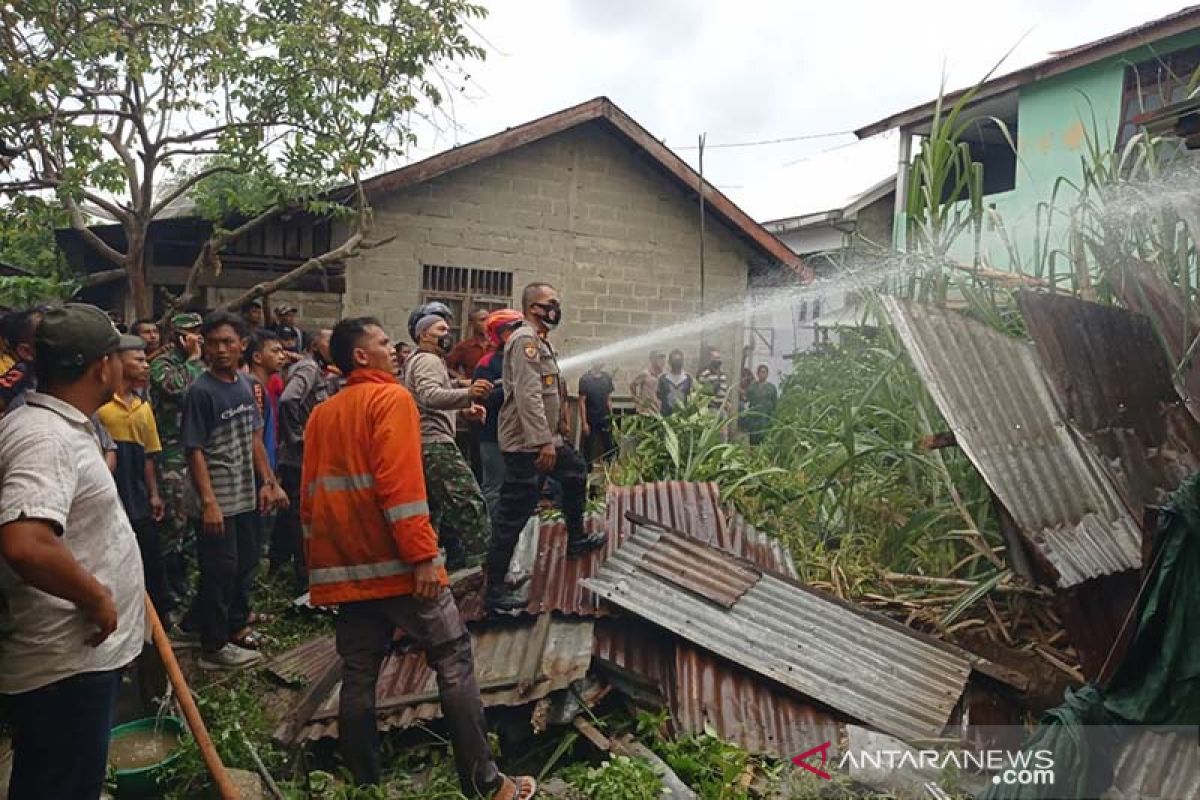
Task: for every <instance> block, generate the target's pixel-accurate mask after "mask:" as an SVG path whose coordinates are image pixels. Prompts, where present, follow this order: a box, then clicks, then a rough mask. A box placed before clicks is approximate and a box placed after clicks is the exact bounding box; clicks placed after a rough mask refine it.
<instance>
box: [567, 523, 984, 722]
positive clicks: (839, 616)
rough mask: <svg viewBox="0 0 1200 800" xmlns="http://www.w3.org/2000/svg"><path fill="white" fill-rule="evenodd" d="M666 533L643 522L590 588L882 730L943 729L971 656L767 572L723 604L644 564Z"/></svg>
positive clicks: (640, 614) (658, 623) (731, 559)
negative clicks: (666, 578) (732, 601)
mask: <svg viewBox="0 0 1200 800" xmlns="http://www.w3.org/2000/svg"><path fill="white" fill-rule="evenodd" d="M668 536H672V534H669V533H662V532H657V531H653V530H647V529H642V528H638V529H637V530H635V531H634V532H633V533H632V534H630V536H629V538H628V539H627V540H626V542H625V544H624V545H623V546H622V547H621V548H620V549H619V550H617V552H616V553H615V554H614V555H613V556H612V557H611V558H610V559H609V560H608V562H606V563H605V565H604V566H603V567H602V568H601V569H600V571H599V572H598V573H597V575H596V576H595V577H594V578H590V579H588V580H586V581H585V583H586V585H587V587H588V588H589V589H590V590H591V591H593V592H596V593H597V594H598V595H600V596H601V597H603V598H604V599H605V600H608V601H610V602H612V603H613V604H615V605H617V606H619V607H621V608H623V609H625V610H627V611H630V612H632V613H634V614H636V615H637V616H639V617H642V618H644V619H646V620H648V621H650V622H652V623H654V624H656V625H659V626H661V627H664V628H666V629H667V630H669V631H671V632H672V633H674V634H676V635H678V636H680V637H682V638H684V639H686V640H688V641H690V642H692V643H693V644H695V645H697V646H699V647H702V648H704V649H706V650H708V651H710V652H712V653H714V654H716V655H718V656H720V657H723V658H726V659H728V660H730V661H732V662H735V663H737V664H739V665H741V666H742V667H744V668H745V669H747V670H749V671H751V672H753V673H755V674H757V675H760V676H763V677H766V678H769V679H771V680H774V681H776V682H778V683H780V684H782V685H783V686H785V687H787V688H789V689H791V690H793V691H797V692H800V693H801V694H803V695H805V696H807V697H811V698H813V699H814V700H816V701H818V702H821V703H824V704H825V705H828V706H829V707H831V708H833V709H836V710H837V711H840V712H842V713H845V714H847V715H849V716H851V717H853V718H855V719H859V720H862V721H864V722H866V723H868V724H871V725H874V726H876V727H878V728H879V729H880V730H883V731H886V732H889V733H894V734H895V735H897V736H901V737H910V738H911V737H918V738H919V737H928V736H936V735H938V734H940V733H941V731H942V728H943V727H944V725H945V723H946V721H947V719H948V718H949V716H950V712H951V710H952V709H953V708H954V705H955V703H956V702H957V701H958V698H959V697H960V696H961V695H962V691H963V688H964V686H965V685H966V682H967V677H968V675H969V674H970V671H971V668H970V661H969V659H968V657H967V655H966V654H965V653H962V652H961V651H959V650H957V648H953V647H950V646H948V645H946V644H945V643H942V642H937V641H936V640H932V639H929V638H928V637H924V636H921V635H919V634H917V633H916V632H914V631H910V630H908V629H906V628H904V627H903V626H901V625H897V624H894V623H889V622H888V621H885V620H883V619H882V618H879V617H877V616H876V615H874V614H869V613H867V612H863V611H861V610H860V609H854V608H852V607H851V606H849V605H844V604H841V603H838V602H835V601H834V600H832V599H831V598H826V597H824V596H823V595H820V594H818V593H817V592H814V591H812V590H810V589H807V588H806V587H804V586H801V585H799V584H798V583H796V582H794V581H791V580H789V579H785V578H782V577H778V576H775V575H772V574H770V573H764V574H763V576H762V577H761V578H760V579H759V581H758V582H757V583H756V584H755V585H754V586H753V587H751V588H750V589H749V590H748V591H747V592H746V593H745V595H743V596H742V598H741V599H740V600H738V601H737V602H736V603H735V604H734V605H733V607H732V608H729V609H725V608H721V607H720V606H717V605H715V604H713V603H711V602H709V601H708V600H706V599H704V598H703V597H701V596H698V595H696V594H693V593H691V592H689V591H686V590H682V589H679V588H678V587H676V586H673V585H672V584H670V583H668V582H667V581H664V580H662V579H660V578H658V577H656V576H654V575H652V574H650V573H649V572H647V571H645V570H643V569H642V568H641V560H642V558H643V557H644V556H645V554H646V552H647V551H648V550H649V549H650V548H651V547H653V546H654V545H655V544H656V543H657V542H658V541H659V540H660V539H661V538H663V537H668ZM724 558H725V559H726V560H727V563H729V564H730V565H732V564H735V563H737V562H736V559H734V558H733V557H730V556H725V557H724ZM688 566H689V567H690V568H694V569H700V568H701V565H699V564H691V563H689V565H688Z"/></svg>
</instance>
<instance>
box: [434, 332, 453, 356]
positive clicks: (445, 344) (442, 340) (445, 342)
mask: <svg viewBox="0 0 1200 800" xmlns="http://www.w3.org/2000/svg"><path fill="white" fill-rule="evenodd" d="M437 347H438V350H441V351H442V352H443V353H449V352H450V351H451V350H452V349H454V337H453V336H451V335H450V334H448V333H447V334H446V335H445V336H439V337H438V340H437Z"/></svg>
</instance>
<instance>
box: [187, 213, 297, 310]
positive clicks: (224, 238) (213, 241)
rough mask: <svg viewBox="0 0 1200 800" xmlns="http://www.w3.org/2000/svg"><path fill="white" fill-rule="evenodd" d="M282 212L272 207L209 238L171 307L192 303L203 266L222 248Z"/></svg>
mask: <svg viewBox="0 0 1200 800" xmlns="http://www.w3.org/2000/svg"><path fill="white" fill-rule="evenodd" d="M283 210H284V206H279V205H276V206H272V207H271V208H269V209H267V210H266V211H264V212H262V213H261V214H259V215H258V216H257V217H254V218H253V219H251V220H248V221H247V222H244V223H242V224H241V225H239V226H238V227H236V228H234V229H233V230H231V231H226V232H225V233H220V234H217V235H215V236H211V237H209V239H208V241H207V242H205V243H204V246H203V247H201V248H200V254H199V255H198V256H196V260H195V261H194V262H193V263H192V268H191V269H190V270H188V276H187V281H186V282H185V283H184V286H183V291H182V292H180V293H179V296H178V297H176V298H175V301H174V302H173V303H172V305H173V306H174V307H175V308H184V307H185V306H187V304H188V303H190V302H192V298H193V297H195V296H196V288H197V287H198V286H199V284H200V276H201V275H202V274H203V273H204V266H205V265H206V264H208V263H209V261H210V260H211V259H213V258H215V257H216V255H217V253H218V252H219V251H220V249H221V248H222V247H224V246H225V245H227V244H229V243H230V242H232V241H235V240H237V239H238V238H239V237H241V236H244V235H245V234H247V233H249V232H250V231H252V230H254V229H255V228H258V227H260V226H262V225H264V224H266V223H267V222H268V221H270V220H271V219H273V218H274V217H275V215H276V214H278V213H279V212H281V211H283Z"/></svg>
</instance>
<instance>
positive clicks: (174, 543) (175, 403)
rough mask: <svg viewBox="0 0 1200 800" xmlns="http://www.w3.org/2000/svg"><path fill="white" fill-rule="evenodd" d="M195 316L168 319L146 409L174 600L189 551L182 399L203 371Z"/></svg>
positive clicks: (181, 596)
mask: <svg viewBox="0 0 1200 800" xmlns="http://www.w3.org/2000/svg"><path fill="white" fill-rule="evenodd" d="M200 323H201V319H200V315H199V314H195V313H192V312H186V313H181V314H175V315H174V316H173V317H171V337H170V341H169V342H168V343H167V346H166V349H164V350H163V351H162V352H161V353H159V355H157V356H156V357H155V358H154V359H153V360H152V361H151V362H150V405H151V406H152V407H153V409H154V414H155V418H156V420H157V423H158V437H159V440H160V441H161V443H162V453H161V454H160V455H159V464H158V466H159V471H160V473H161V477H162V480H161V481H159V492H160V494H161V495H162V500H163V506H164V508H165V516H164V517H163V523H162V531H161V533H162V537H161V542H162V553H163V566H164V569H165V570H166V573H167V584H168V586H169V587H170V589H171V592H172V594H174V595H175V599H176V600H179V601H183V600H185V599H186V598H187V595H188V580H187V562H188V557H189V554H190V553H191V551H192V537H191V530H190V527H189V525H188V518H187V511H186V509H184V507H183V500H184V494H185V492H186V489H187V457H186V455H185V453H184V451H183V443H182V441H181V438H180V437H181V429H182V425H183V397H184V395H185V394H186V393H187V390H188V387H190V386H191V385H192V384H193V383H194V382H195V380H196V378H199V377H200V375H201V374H202V373H203V372H204V362H203V361H201V360H200V350H201V339H200Z"/></svg>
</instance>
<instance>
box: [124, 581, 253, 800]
mask: <svg viewBox="0 0 1200 800" xmlns="http://www.w3.org/2000/svg"><path fill="white" fill-rule="evenodd" d="M145 602H146V619H147V620H149V621H150V630H151V632H152V634H153V637H154V647H155V649H156V650H158V657H159V658H161V659H162V662H163V666H164V667H166V669H167V679H168V680H170V681H171V688H172V689H174V690H175V697H176V698H178V700H179V708H180V710H181V711H183V718H184V719H185V720H187V725H188V728H189V729H190V730H191V731H192V736H193V737H194V738H195V739H196V746H197V747H199V748H200V756H201V757H202V758H203V759H204V766H206V767H207V768H208V774H209V775H212V779H213V783H214V784H216V787H217V792H218V793H219V794H220V795H221V800H238V798H239V797H240V795H239V794H238V790H237V787H236V786H234V785H233V781H232V780H230V778H229V773H228V772H226V771H225V765H224V764H222V763H221V756H220V754H218V753H217V748H216V747H215V746H214V745H213V741H212V737H211V736H209V735H208V728H206V727H204V719H203V718H202V717H201V716H200V709H198V708H196V701H195V700H193V699H192V690H191V689H189V688H188V685H187V681H186V680H184V677H183V670H181V669H180V668H179V662H178V661H176V660H175V651H174V650H172V649H171V640H170V639H168V638H167V632H166V631H165V630H164V629H163V625H162V620H160V619H159V618H158V612H157V611H155V610H154V603H152V602H150V596H149V595H146V596H145Z"/></svg>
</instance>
